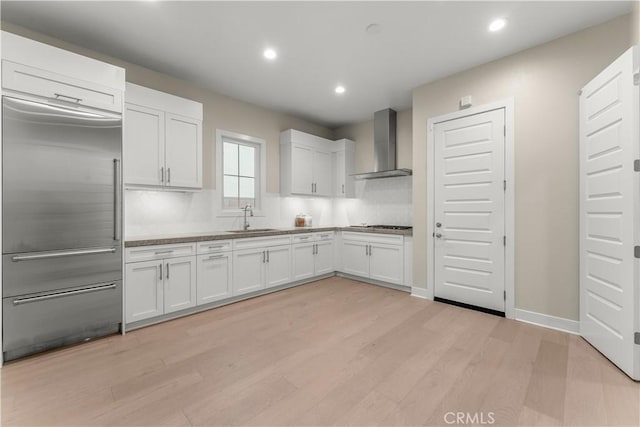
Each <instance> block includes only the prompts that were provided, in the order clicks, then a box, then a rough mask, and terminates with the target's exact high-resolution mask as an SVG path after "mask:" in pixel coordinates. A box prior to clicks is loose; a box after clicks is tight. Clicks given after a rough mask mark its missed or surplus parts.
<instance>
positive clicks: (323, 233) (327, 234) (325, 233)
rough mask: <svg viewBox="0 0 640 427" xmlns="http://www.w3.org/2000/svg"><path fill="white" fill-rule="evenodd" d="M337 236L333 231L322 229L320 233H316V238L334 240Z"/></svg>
mask: <svg viewBox="0 0 640 427" xmlns="http://www.w3.org/2000/svg"><path fill="white" fill-rule="evenodd" d="M334 237H335V233H334V232H333V231H321V232H320V233H316V240H318V241H321V240H333V238H334Z"/></svg>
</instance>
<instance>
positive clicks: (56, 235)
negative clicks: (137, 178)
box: [2, 96, 122, 254]
mask: <svg viewBox="0 0 640 427" xmlns="http://www.w3.org/2000/svg"><path fill="white" fill-rule="evenodd" d="M2 116H3V122H2V136H3V147H2V149H3V160H2V168H3V194H2V200H3V233H4V235H3V253H4V254H14V253H24V252H42V251H50V250H61V249H72V248H100V247H112V246H114V245H119V244H120V243H119V240H120V234H121V232H120V207H119V201H120V196H121V194H120V192H121V188H120V167H119V166H120V165H119V162H120V159H121V148H122V119H121V117H119V116H110V115H108V114H107V113H93V112H87V111H79V110H74V109H71V108H67V107H59V106H54V105H49V104H42V103H37V102H32V101H26V100H22V99H17V98H11V97H6V96H5V97H3V98H2Z"/></svg>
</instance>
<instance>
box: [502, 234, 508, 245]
mask: <svg viewBox="0 0 640 427" xmlns="http://www.w3.org/2000/svg"><path fill="white" fill-rule="evenodd" d="M502 244H503V245H504V246H507V236H502Z"/></svg>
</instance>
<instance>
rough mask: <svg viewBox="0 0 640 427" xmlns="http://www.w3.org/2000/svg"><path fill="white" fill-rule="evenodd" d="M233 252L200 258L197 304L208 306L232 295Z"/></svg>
mask: <svg viewBox="0 0 640 427" xmlns="http://www.w3.org/2000/svg"><path fill="white" fill-rule="evenodd" d="M232 271H233V270H232V257H231V252H225V253H221V254H213V255H199V256H198V274H197V283H198V285H197V292H196V295H197V296H198V302H197V304H198V305H200V304H207V303H210V302H214V301H219V300H221V299H225V298H229V297H230V296H231V295H232V292H233V290H232V283H231V272H232Z"/></svg>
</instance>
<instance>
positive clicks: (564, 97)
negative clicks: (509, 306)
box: [413, 15, 631, 320]
mask: <svg viewBox="0 0 640 427" xmlns="http://www.w3.org/2000/svg"><path fill="white" fill-rule="evenodd" d="M630 20H631V17H630V16H629V15H625V16H622V17H619V18H617V19H614V20H612V21H609V22H606V23H604V24H601V25H598V26H595V27H591V28H588V29H586V30H583V31H580V32H577V33H574V34H571V35H569V36H566V37H563V38H560V39H557V40H554V41H552V42H549V43H546V44H544V45H540V46H537V47H534V48H531V49H528V50H525V51H523V52H520V53H517V54H515V55H512V56H509V57H506V58H503V59H500V60H497V61H494V62H491V63H488V64H485V65H482V66H479V67H477V68H473V69H470V70H467V71H464V72H461V73H459V74H455V75H453V76H450V77H447V78H444V79H442V80H438V81H436V82H433V83H428V84H425V85H423V86H420V87H418V88H416V89H415V90H414V92H413V171H414V177H413V218H414V234H413V236H414V262H413V265H414V272H413V275H414V284H415V285H416V286H418V287H423V288H426V283H427V274H429V273H430V272H427V271H426V267H425V264H426V263H425V262H424V260H425V257H426V244H427V235H426V222H427V221H429V220H430V218H428V215H427V206H426V197H425V195H426V188H427V173H426V165H427V150H426V140H427V139H426V138H427V135H426V123H427V119H428V118H430V117H436V116H439V115H442V114H446V113H449V112H452V111H456V110H458V101H459V99H460V98H461V97H462V96H464V95H472V96H473V99H474V105H476V106H479V105H482V104H487V103H491V102H494V101H498V100H501V99H505V98H510V97H513V98H514V100H515V175H516V189H515V198H516V200H515V216H516V217H515V222H516V247H515V256H516V265H515V271H516V284H515V285H516V308H521V309H525V310H530V311H535V312H539V313H544V314H548V315H553V316H559V317H563V318H568V319H574V320H577V319H578V317H579V293H578V291H579V289H578V267H579V263H578V208H579V207H578V95H577V92H578V90H579V89H580V88H581V87H582V86H583V85H584V84H585V83H587V82H588V81H589V80H591V78H593V77H594V76H595V75H596V74H597V73H598V72H599V71H600V70H602V69H603V68H604V67H606V66H607V65H608V64H609V63H611V62H612V61H613V60H614V59H615V58H616V57H618V56H619V55H620V54H622V53H623V52H624V51H625V50H626V49H627V48H628V47H629V45H630V43H629V38H630V36H629V34H630V26H631V25H630Z"/></svg>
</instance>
